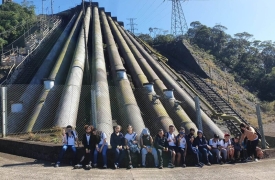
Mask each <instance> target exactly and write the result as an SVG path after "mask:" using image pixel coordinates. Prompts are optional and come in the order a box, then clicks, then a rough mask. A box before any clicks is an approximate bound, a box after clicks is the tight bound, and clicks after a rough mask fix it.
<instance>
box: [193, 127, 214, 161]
mask: <svg viewBox="0 0 275 180" xmlns="http://www.w3.org/2000/svg"><path fill="white" fill-rule="evenodd" d="M197 134H198V136H197V137H196V138H195V144H196V146H198V149H199V151H200V153H201V154H202V156H203V158H204V159H205V161H206V165H208V166H211V163H210V161H211V160H212V153H211V152H210V150H211V147H210V146H209V145H208V144H207V140H206V139H205V137H204V136H203V132H202V131H201V130H198V132H197Z"/></svg>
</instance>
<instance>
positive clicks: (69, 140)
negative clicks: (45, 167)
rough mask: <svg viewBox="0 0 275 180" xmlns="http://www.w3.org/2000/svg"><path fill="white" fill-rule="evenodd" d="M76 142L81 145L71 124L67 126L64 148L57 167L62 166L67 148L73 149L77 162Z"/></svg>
mask: <svg viewBox="0 0 275 180" xmlns="http://www.w3.org/2000/svg"><path fill="white" fill-rule="evenodd" d="M75 143H77V146H78V147H79V142H78V138H77V134H76V132H75V131H73V128H72V126H71V125H68V126H67V127H66V133H65V134H64V137H63V147H62V150H61V152H60V154H59V156H58V160H57V162H56V164H55V167H59V166H60V162H61V160H62V158H63V155H64V153H65V152H66V151H67V149H71V150H72V151H73V154H74V159H73V164H74V165H75V164H76V158H77V156H76V147H75Z"/></svg>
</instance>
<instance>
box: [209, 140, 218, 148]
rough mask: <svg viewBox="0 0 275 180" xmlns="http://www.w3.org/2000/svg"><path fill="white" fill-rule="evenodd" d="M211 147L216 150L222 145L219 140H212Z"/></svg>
mask: <svg viewBox="0 0 275 180" xmlns="http://www.w3.org/2000/svg"><path fill="white" fill-rule="evenodd" d="M209 145H210V146H212V147H214V148H218V146H220V145H221V144H220V141H219V140H217V141H215V140H214V138H212V139H210V140H209Z"/></svg>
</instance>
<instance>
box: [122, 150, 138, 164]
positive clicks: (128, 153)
mask: <svg viewBox="0 0 275 180" xmlns="http://www.w3.org/2000/svg"><path fill="white" fill-rule="evenodd" d="M125 151H126V153H127V157H128V165H132V164H133V162H132V157H131V153H136V154H137V156H138V164H140V151H136V152H132V151H131V150H130V149H126V150H125Z"/></svg>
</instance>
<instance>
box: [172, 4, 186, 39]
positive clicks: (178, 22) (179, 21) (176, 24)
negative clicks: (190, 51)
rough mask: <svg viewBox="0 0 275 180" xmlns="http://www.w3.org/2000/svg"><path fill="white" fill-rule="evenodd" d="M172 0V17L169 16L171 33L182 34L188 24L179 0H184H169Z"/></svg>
mask: <svg viewBox="0 0 275 180" xmlns="http://www.w3.org/2000/svg"><path fill="white" fill-rule="evenodd" d="M169 1H172V17H171V34H173V35H174V36H179V35H184V34H185V33H186V32H187V30H188V26H187V23H186V20H185V16H184V13H183V10H182V6H181V1H183V2H184V1H186V0H169Z"/></svg>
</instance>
